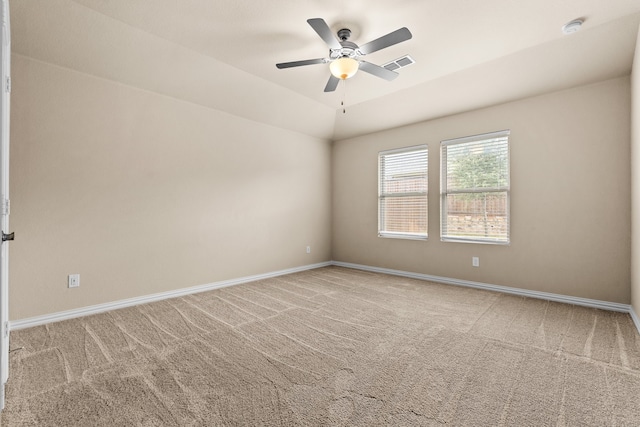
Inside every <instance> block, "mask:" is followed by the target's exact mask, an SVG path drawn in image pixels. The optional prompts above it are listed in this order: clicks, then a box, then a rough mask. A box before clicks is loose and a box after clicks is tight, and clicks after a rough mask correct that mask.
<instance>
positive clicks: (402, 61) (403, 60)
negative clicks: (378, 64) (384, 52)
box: [383, 55, 416, 71]
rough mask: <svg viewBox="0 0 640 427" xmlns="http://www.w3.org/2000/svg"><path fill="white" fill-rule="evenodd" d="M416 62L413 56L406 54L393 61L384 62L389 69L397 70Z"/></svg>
mask: <svg viewBox="0 0 640 427" xmlns="http://www.w3.org/2000/svg"><path fill="white" fill-rule="evenodd" d="M415 62H416V61H415V60H414V59H413V58H412V57H410V56H409V55H405V56H402V57H400V58H398V59H396V60H393V61H391V62H388V63H386V64H384V65H383V67H384V68H386V69H387V70H389V71H396V70H398V69H400V68H404V67H406V66H407V65H411V64H413V63H415Z"/></svg>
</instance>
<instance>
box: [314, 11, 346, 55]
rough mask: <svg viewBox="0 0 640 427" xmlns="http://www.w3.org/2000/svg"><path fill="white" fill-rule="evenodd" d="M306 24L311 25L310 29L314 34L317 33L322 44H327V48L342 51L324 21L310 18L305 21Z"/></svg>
mask: <svg viewBox="0 0 640 427" xmlns="http://www.w3.org/2000/svg"><path fill="white" fill-rule="evenodd" d="M307 22H308V23H309V25H311V28H313V30H314V31H315V32H316V33H318V35H319V36H320V38H322V40H324V42H325V43H326V44H327V46H329V48H331V49H342V45H341V44H340V42H339V41H338V39H337V38H336V36H335V35H334V34H333V32H332V31H331V28H329V26H328V25H327V23H326V22H324V19H322V18H311V19H307Z"/></svg>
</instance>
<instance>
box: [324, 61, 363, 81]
mask: <svg viewBox="0 0 640 427" xmlns="http://www.w3.org/2000/svg"><path fill="white" fill-rule="evenodd" d="M359 65H360V64H359V63H358V61H356V60H355V59H353V58H349V57H348V56H343V57H342V58H338V59H336V60H335V61H333V62H331V64H329V70H330V71H331V74H333V75H334V76H335V77H337V78H339V79H342V80H346V79H348V78H349V77H353V75H354V74H355V73H356V72H357V71H358V67H359Z"/></svg>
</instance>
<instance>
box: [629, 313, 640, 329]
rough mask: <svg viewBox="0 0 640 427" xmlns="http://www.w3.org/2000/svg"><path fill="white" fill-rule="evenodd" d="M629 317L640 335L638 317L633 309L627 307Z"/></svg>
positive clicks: (639, 320)
mask: <svg viewBox="0 0 640 427" xmlns="http://www.w3.org/2000/svg"><path fill="white" fill-rule="evenodd" d="M629 315H630V316H631V320H633V323H635V325H636V329H637V330H638V333H639V334H640V317H638V315H637V314H636V312H635V310H634V309H633V306H630V307H629Z"/></svg>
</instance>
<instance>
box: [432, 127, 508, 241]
mask: <svg viewBox="0 0 640 427" xmlns="http://www.w3.org/2000/svg"><path fill="white" fill-rule="evenodd" d="M440 161H441V162H442V163H441V168H440V170H441V172H442V176H441V181H440V188H441V191H440V193H441V194H440V197H441V199H440V209H441V218H440V221H441V225H440V231H441V234H440V236H441V240H442V241H458V242H475V243H499V244H500V243H501V244H507V243H509V191H510V189H509V131H508V130H506V131H501V132H494V133H490V134H484V135H477V136H470V137H466V138H458V139H451V140H448V141H442V142H441V143H440Z"/></svg>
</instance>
